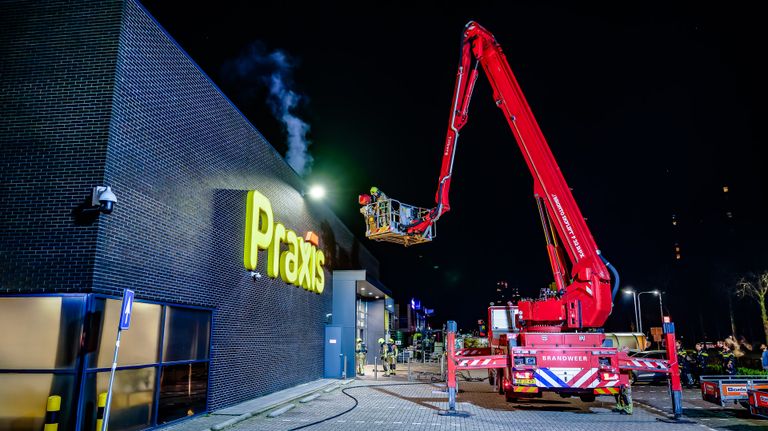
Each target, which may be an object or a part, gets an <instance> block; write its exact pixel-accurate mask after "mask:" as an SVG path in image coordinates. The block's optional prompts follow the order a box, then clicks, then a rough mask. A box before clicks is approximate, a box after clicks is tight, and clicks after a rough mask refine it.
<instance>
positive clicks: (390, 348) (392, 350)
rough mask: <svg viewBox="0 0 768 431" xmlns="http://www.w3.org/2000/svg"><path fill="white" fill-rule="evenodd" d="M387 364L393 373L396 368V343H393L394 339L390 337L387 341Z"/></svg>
mask: <svg viewBox="0 0 768 431" xmlns="http://www.w3.org/2000/svg"><path fill="white" fill-rule="evenodd" d="M387 364H389V369H390V370H391V374H392V375H394V374H395V370H396V369H397V345H395V340H393V339H391V338H390V339H389V342H388V343H387Z"/></svg>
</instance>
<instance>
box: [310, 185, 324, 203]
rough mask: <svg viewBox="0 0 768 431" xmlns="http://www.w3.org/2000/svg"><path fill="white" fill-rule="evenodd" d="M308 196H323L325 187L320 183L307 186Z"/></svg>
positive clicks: (319, 197)
mask: <svg viewBox="0 0 768 431" xmlns="http://www.w3.org/2000/svg"><path fill="white" fill-rule="evenodd" d="M307 194H308V195H309V197H310V198H312V199H315V200H319V199H322V198H324V197H325V187H323V186H321V185H317V184H316V185H314V186H312V187H310V188H309V191H308V192H307Z"/></svg>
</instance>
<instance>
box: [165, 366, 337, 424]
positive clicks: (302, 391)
mask: <svg viewBox="0 0 768 431" xmlns="http://www.w3.org/2000/svg"><path fill="white" fill-rule="evenodd" d="M350 382H351V380H346V381H342V380H336V379H319V380H315V381H312V382H308V383H303V384H301V385H298V386H294V387H292V388H288V389H284V390H282V391H278V392H274V393H272V394H269V395H265V396H263V397H258V398H254V399H252V400H249V401H246V402H243V403H240V404H237V405H234V406H231V407H227V408H224V409H221V410H217V411H215V412H213V413H210V414H207V415H202V416H199V417H196V418H192V419H189V420H186V421H182V422H180V423H178V424H173V425H169V426H167V427H163V428H162V429H163V431H206V430H213V431H216V430H220V429H226V428H228V427H230V426H233V425H235V424H237V423H239V422H241V421H243V420H245V419H248V418H250V417H252V416H256V415H259V414H261V413H264V412H266V411H268V410H272V409H274V408H277V407H279V406H281V405H283V404H286V403H288V402H290V401H293V400H296V399H299V398H303V397H306V396H308V395H310V394H313V393H321V394H322V393H323V390H325V389H328V388H334V387H336V386H340V385H344V384H348V383H350Z"/></svg>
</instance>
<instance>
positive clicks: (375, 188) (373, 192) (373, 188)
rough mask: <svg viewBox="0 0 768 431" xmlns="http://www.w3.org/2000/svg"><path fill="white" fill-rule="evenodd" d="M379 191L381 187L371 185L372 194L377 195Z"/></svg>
mask: <svg viewBox="0 0 768 431" xmlns="http://www.w3.org/2000/svg"><path fill="white" fill-rule="evenodd" d="M378 192H379V188H378V187H371V194H372V195H375V194H376V193H378Z"/></svg>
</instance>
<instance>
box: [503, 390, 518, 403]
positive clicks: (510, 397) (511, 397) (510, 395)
mask: <svg viewBox="0 0 768 431" xmlns="http://www.w3.org/2000/svg"><path fill="white" fill-rule="evenodd" d="M504 399H506V400H507V402H508V403H515V402H517V401H519V400H520V398H518V397H517V396H516V395H514V392H511V391H508V392H504Z"/></svg>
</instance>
